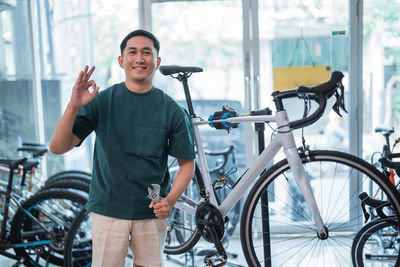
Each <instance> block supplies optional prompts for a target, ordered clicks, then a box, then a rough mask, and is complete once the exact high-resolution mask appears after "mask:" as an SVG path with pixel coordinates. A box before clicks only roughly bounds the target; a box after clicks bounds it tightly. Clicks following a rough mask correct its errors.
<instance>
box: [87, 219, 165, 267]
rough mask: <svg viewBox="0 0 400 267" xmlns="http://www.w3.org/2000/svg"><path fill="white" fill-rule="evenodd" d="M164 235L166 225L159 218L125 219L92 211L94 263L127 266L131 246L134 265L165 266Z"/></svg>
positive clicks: (97, 265)
mask: <svg viewBox="0 0 400 267" xmlns="http://www.w3.org/2000/svg"><path fill="white" fill-rule="evenodd" d="M129 237H130V238H129ZM165 237H166V227H165V225H164V223H163V222H162V220H159V219H148V220H122V219H116V218H112V217H107V216H103V215H100V214H97V213H92V240H93V250H92V260H93V262H92V266H93V267H110V266H112V267H114V266H115V267H118V266H121V267H123V266H125V257H126V255H127V253H128V247H129V248H130V249H131V251H132V254H133V258H134V263H135V264H137V265H141V266H145V267H160V266H163V257H162V255H163V251H164V241H165Z"/></svg>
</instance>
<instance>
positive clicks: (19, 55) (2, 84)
mask: <svg viewBox="0 0 400 267" xmlns="http://www.w3.org/2000/svg"><path fill="white" fill-rule="evenodd" d="M16 3H18V4H16V5H15V6H14V5H6V4H5V3H3V5H6V6H4V7H3V6H1V8H0V93H1V97H0V156H5V157H15V156H16V153H17V152H16V148H17V146H18V145H20V144H21V142H23V141H25V142H26V141H32V140H35V139H36V136H35V124H34V121H35V120H34V115H33V114H34V112H33V100H32V99H33V93H32V92H33V89H32V88H33V87H32V60H31V59H32V57H31V55H32V54H31V47H30V40H29V32H28V29H29V27H27V25H29V22H28V19H27V17H26V14H27V2H26V1H18V2H16Z"/></svg>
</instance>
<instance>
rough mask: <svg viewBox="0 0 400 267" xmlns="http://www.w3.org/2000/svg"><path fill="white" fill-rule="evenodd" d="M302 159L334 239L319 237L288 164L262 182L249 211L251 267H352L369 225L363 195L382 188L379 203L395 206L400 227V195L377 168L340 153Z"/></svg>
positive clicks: (245, 230)
mask: <svg viewBox="0 0 400 267" xmlns="http://www.w3.org/2000/svg"><path fill="white" fill-rule="evenodd" d="M300 158H301V159H302V162H303V165H304V168H305V170H306V174H307V175H308V179H309V181H310V184H311V187H312V190H313V193H314V196H315V199H316V201H317V205H318V208H319V210H320V213H321V216H322V219H323V222H324V225H325V226H326V228H327V230H328V233H329V236H328V238H326V239H321V238H319V237H318V236H317V232H316V229H315V225H314V223H313V220H312V218H311V216H310V213H309V211H308V210H307V208H306V209H305V208H304V206H305V205H304V203H302V200H301V198H294V197H293V196H294V195H297V193H298V192H293V189H290V188H293V186H290V184H291V180H293V179H294V178H293V175H292V173H291V170H290V168H289V165H288V162H287V160H286V159H285V160H282V161H280V162H279V163H277V164H275V165H274V166H272V167H271V168H270V169H268V170H267V171H266V172H265V173H264V174H263V175H262V176H261V177H260V179H259V180H258V181H257V183H256V184H255V185H254V187H253V188H252V190H251V191H250V193H249V195H248V197H247V199H246V202H245V205H244V208H243V214H242V219H241V229H240V230H241V233H240V235H241V241H242V247H243V252H244V255H245V257H246V261H247V263H248V265H249V266H268V265H269V266H307V267H308V266H328V265H329V266H351V265H352V260H351V258H352V257H351V247H352V241H353V239H354V236H355V235H356V233H357V232H358V231H359V230H360V229H361V228H362V226H363V220H364V217H363V212H362V208H361V201H360V199H359V198H358V195H359V193H361V192H363V191H365V192H367V193H368V194H369V195H370V196H372V193H373V192H376V191H378V189H379V188H380V189H379V198H380V199H382V200H387V201H390V203H391V204H392V209H393V212H394V216H395V217H396V218H397V221H398V218H399V214H400V200H399V196H398V193H397V192H396V190H395V188H394V186H393V185H392V184H390V183H389V182H387V181H386V180H385V179H384V177H383V176H382V174H381V173H380V172H379V171H378V170H377V169H375V168H374V167H373V166H372V165H370V164H368V163H367V162H365V161H364V160H361V159H359V158H357V157H355V156H352V155H349V154H346V153H341V152H334V151H310V153H309V154H308V155H307V156H305V155H303V154H301V155H300ZM295 188H297V187H295ZM297 190H298V189H297ZM267 204H268V205H269V206H268V208H267ZM263 212H264V213H263ZM263 214H264V215H263ZM294 214H296V216H294ZM267 215H268V216H267ZM267 224H269V226H268V225H267ZM268 237H269V238H270V241H268ZM399 263H400V261H399V259H398V257H397V259H396V260H395V264H396V266H398V264H399Z"/></svg>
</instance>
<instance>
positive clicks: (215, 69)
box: [151, 0, 246, 173]
mask: <svg viewBox="0 0 400 267" xmlns="http://www.w3.org/2000/svg"><path fill="white" fill-rule="evenodd" d="M151 11H152V23H153V31H154V33H155V34H156V36H157V37H158V38H159V39H160V43H161V49H160V57H161V65H182V66H197V67H201V68H203V72H201V73H194V74H193V75H192V76H191V77H190V78H189V87H190V92H191V97H192V100H193V105H194V110H195V113H196V114H197V115H198V116H200V117H202V118H203V119H208V117H209V116H210V115H212V114H214V112H216V111H221V110H222V109H221V106H222V105H223V104H228V105H230V106H231V107H233V108H234V109H235V110H236V111H237V112H238V113H239V114H243V112H244V111H243V104H244V81H243V79H244V73H243V19H242V1H239V0H233V1H191V2H190V1H171V2H169V1H164V2H163V3H153V4H152V10H151ZM221 14H223V16H221ZM178 17H179V19H177V18H178ZM155 84H156V86H158V87H159V88H161V89H163V90H165V91H166V92H167V93H168V94H169V95H170V96H172V97H173V98H175V99H176V100H178V102H179V103H181V104H182V105H183V106H186V103H185V101H184V99H185V98H184V92H183V88H182V85H181V84H180V83H179V82H178V81H177V80H175V79H172V78H171V77H169V76H163V75H161V74H159V73H158V74H157V76H156V79H155ZM200 130H201V132H202V133H201V135H202V136H203V137H204V140H203V141H204V144H203V145H205V148H206V149H207V150H209V151H222V150H225V149H227V148H228V147H229V146H230V145H231V144H233V145H235V146H236V149H235V157H236V162H237V164H238V165H239V166H238V167H239V171H238V173H242V171H241V169H240V168H241V167H244V165H245V162H246V160H245V157H246V156H245V144H244V142H245V139H244V128H243V126H242V125H239V128H238V129H232V131H231V132H230V133H229V134H227V133H226V131H225V130H216V129H214V128H211V127H210V126H208V125H205V126H202V127H200ZM212 160H214V159H212ZM212 160H211V161H212ZM211 161H210V163H209V164H210V166H211V167H213V166H215V165H216V164H218V163H216V162H215V160H214V162H211ZM228 170H229V168H228V169H226V170H225V171H226V172H228Z"/></svg>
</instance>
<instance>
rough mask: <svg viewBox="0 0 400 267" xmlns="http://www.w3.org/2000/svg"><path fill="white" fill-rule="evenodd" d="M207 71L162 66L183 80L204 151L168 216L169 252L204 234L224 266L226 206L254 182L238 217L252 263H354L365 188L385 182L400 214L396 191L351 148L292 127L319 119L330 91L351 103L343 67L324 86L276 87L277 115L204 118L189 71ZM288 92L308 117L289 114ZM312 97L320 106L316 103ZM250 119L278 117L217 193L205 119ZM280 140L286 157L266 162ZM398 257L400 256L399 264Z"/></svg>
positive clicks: (384, 191) (232, 122)
mask: <svg viewBox="0 0 400 267" xmlns="http://www.w3.org/2000/svg"><path fill="white" fill-rule="evenodd" d="M201 71H202V69H201V68H198V67H183V66H161V67H160V72H161V73H162V74H164V75H171V76H172V77H173V78H176V79H178V80H179V81H180V82H182V84H183V88H184V91H185V97H186V101H187V106H188V112H189V115H190V117H191V120H192V123H193V129H194V134H195V143H196V148H197V153H198V165H197V164H196V170H195V175H194V177H193V179H192V183H191V184H190V186H189V187H188V188H187V190H186V191H185V194H184V195H182V196H181V198H180V199H179V201H178V202H177V204H176V205H175V207H174V210H173V213H172V216H171V217H170V223H171V227H170V230H169V232H168V236H167V243H166V247H165V252H166V253H168V254H180V253H184V252H186V251H189V250H190V249H191V248H193V246H194V245H195V244H196V243H197V242H198V241H199V239H200V237H203V238H204V239H205V240H207V241H209V242H211V243H213V244H215V247H216V250H217V252H216V253H215V254H212V255H209V256H207V257H205V259H204V262H205V263H206V265H207V266H223V265H224V264H225V263H226V261H227V256H226V252H225V250H224V248H223V246H222V244H221V242H220V240H221V239H222V237H223V236H224V230H225V228H226V225H227V224H228V223H229V218H228V216H227V215H229V214H228V212H229V211H230V210H231V209H232V207H234V205H235V204H236V203H237V202H238V201H239V200H240V199H241V197H243V196H244V194H245V193H246V190H247V189H248V188H249V187H250V186H252V189H251V191H250V192H249V194H248V195H247V199H246V201H245V204H244V207H243V210H242V217H241V221H240V239H241V242H242V248H243V253H244V255H245V258H246V261H247V263H248V265H249V266H307V267H309V266H351V265H352V261H351V246H352V241H353V238H354V236H355V234H356V233H357V232H358V231H359V230H360V229H361V228H362V227H363V224H364V223H363V220H364V218H363V216H364V213H363V210H362V206H361V200H360V199H359V194H360V193H361V192H364V191H365V192H373V191H370V190H376V189H377V188H380V192H381V194H380V196H379V199H380V200H385V201H388V202H390V212H394V214H395V216H396V217H397V219H399V215H400V199H399V196H398V193H397V192H396V190H395V188H394V186H393V185H392V184H391V183H390V182H388V181H387V179H385V177H383V176H382V174H381V173H380V172H379V171H377V170H376V169H375V168H374V167H373V166H372V165H370V164H369V163H367V162H366V161H364V160H362V159H360V158H358V157H355V156H353V155H350V154H346V153H342V152H338V151H328V150H319V151H312V150H309V149H308V147H307V146H306V145H305V142H303V144H302V146H300V147H299V146H297V145H296V143H295V139H294V136H293V130H294V129H298V128H303V127H306V126H308V125H310V124H312V123H314V122H315V121H317V120H318V119H319V118H320V117H321V116H322V114H323V112H324V110H325V107H326V103H327V99H329V98H330V97H332V96H335V97H336V102H335V104H334V105H333V109H334V110H335V111H336V112H337V113H339V108H342V109H343V110H345V107H344V96H343V92H344V87H343V85H342V83H341V81H342V78H343V74H342V73H341V72H333V73H332V77H331V79H330V80H329V81H328V82H326V83H324V84H321V85H319V86H315V87H312V88H310V87H303V86H300V87H298V88H297V89H294V90H289V91H282V92H274V93H273V94H272V97H273V99H274V102H275V106H276V114H275V115H265V114H267V113H266V112H263V110H261V111H254V112H251V114H249V115H246V116H238V114H236V112H234V111H233V110H231V109H230V108H229V107H228V108H227V107H225V108H223V110H222V112H217V113H215V114H214V117H213V118H211V119H209V120H201V119H200V118H199V117H198V116H197V115H196V114H195V111H194V109H193V105H192V101H191V96H190V91H189V86H188V78H189V77H190V76H191V75H192V74H193V73H195V72H201ZM288 98H299V99H301V100H303V101H304V102H305V112H304V116H303V118H302V119H298V120H294V121H291V120H290V119H289V118H288V115H287V112H286V110H285V108H284V101H283V100H284V99H288ZM311 101H314V102H316V103H317V104H318V108H316V109H314V110H312V109H311ZM244 122H246V123H268V124H269V123H275V124H276V127H275V132H274V135H273V138H271V142H270V144H269V145H268V146H267V147H266V148H265V150H264V151H263V152H262V153H261V154H260V155H259V156H258V157H257V159H256V160H255V161H254V163H253V164H252V165H251V166H250V167H249V168H248V169H247V170H245V172H244V173H243V175H242V176H241V177H240V179H239V180H238V181H237V182H236V183H235V184H234V185H233V187H232V190H231V191H230V192H229V194H228V195H227V197H226V198H225V199H224V200H219V199H218V197H217V194H216V191H215V190H214V188H213V184H212V182H211V180H210V175H209V172H208V166H207V162H206V158H205V153H204V149H203V145H202V142H201V138H200V131H199V127H201V126H202V125H208V124H211V125H212V126H213V127H215V128H217V129H229V130H230V129H231V128H232V127H235V126H236V125H237V124H238V123H244ZM281 148H283V151H284V153H285V156H286V158H285V159H283V160H281V161H279V162H278V163H276V164H274V165H273V166H272V167H269V168H267V169H266V167H267V166H268V164H269V163H270V162H271V161H272V160H273V158H274V156H275V155H276V154H277V153H278V152H279V150H280V149H281ZM293 185H296V188H297V192H298V193H296V194H294V193H293ZM298 195H301V196H302V197H301V198H300V197H298ZM295 196H296V197H295ZM388 209H389V208H388ZM388 212H389V211H388ZM294 215H296V216H294ZM398 221H399V220H397V222H398ZM397 229H399V228H398V227H397ZM399 264H400V260H399V257H397V260H396V263H395V266H399ZM374 266H376V265H374ZM379 266H385V265H384V264H383V263H382V265H379Z"/></svg>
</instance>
